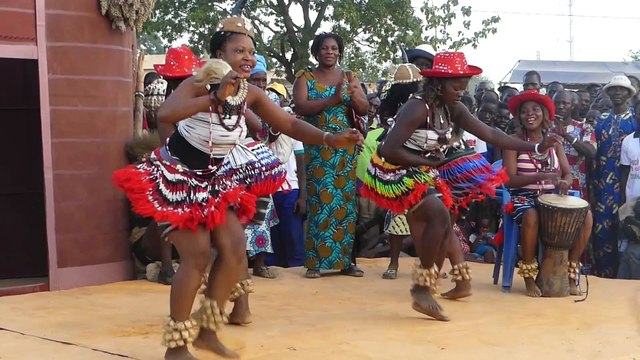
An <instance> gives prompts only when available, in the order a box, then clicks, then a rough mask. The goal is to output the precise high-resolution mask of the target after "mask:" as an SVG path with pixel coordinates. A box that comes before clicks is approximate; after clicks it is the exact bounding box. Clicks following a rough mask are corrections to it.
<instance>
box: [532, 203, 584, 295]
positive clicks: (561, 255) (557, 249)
mask: <svg viewBox="0 0 640 360" xmlns="http://www.w3.org/2000/svg"><path fill="white" fill-rule="evenodd" d="M536 204H537V206H538V214H539V219H540V220H539V231H538V236H539V238H540V241H542V243H543V244H544V246H545V248H544V255H543V260H542V264H541V265H540V272H539V273H538V277H537V278H536V284H537V285H538V287H539V288H540V291H541V292H542V296H548V297H562V296H569V275H568V265H569V249H571V247H572V246H573V244H574V243H575V241H576V239H577V237H578V235H579V234H580V229H581V228H582V224H584V220H585V217H586V215H587V212H588V211H589V203H587V202H586V201H584V200H582V199H580V198H578V197H575V196H562V195H556V194H544V195H540V196H539V197H538V199H537V200H536Z"/></svg>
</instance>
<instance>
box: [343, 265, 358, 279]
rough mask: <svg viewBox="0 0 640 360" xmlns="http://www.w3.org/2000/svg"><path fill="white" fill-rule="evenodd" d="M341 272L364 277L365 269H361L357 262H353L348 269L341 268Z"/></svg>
mask: <svg viewBox="0 0 640 360" xmlns="http://www.w3.org/2000/svg"><path fill="white" fill-rule="evenodd" d="M340 274H342V275H346V276H353V277H363V276H364V271H362V270H360V268H358V267H357V266H356V265H355V264H351V266H349V267H348V268H347V269H343V270H340Z"/></svg>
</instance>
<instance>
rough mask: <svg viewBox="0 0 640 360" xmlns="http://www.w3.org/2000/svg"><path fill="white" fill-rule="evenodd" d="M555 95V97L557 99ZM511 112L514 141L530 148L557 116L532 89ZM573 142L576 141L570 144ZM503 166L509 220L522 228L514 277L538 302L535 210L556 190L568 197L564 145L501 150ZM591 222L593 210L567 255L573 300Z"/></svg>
mask: <svg viewBox="0 0 640 360" xmlns="http://www.w3.org/2000/svg"><path fill="white" fill-rule="evenodd" d="M556 96H557V95H556ZM509 110H510V111H511V114H513V117H514V118H515V119H517V121H518V122H519V124H520V130H519V131H518V133H516V134H515V135H512V136H513V137H514V138H518V139H523V140H524V141H527V142H530V143H532V144H535V143H538V142H539V141H541V140H542V139H543V137H544V135H545V134H546V132H547V130H548V129H549V127H550V125H551V119H553V118H554V116H555V106H554V104H553V101H552V100H551V98H549V97H548V96H545V95H541V94H539V93H538V92H536V91H535V90H527V91H525V92H524V93H522V94H520V95H516V96H514V97H512V98H511V99H510V100H509ZM574 142H575V141H574ZM503 161H504V167H505V169H506V170H507V173H508V175H509V181H508V182H507V186H509V187H510V188H513V189H511V190H510V192H511V199H512V200H511V201H512V203H513V219H514V220H515V221H516V222H517V223H519V224H521V226H520V244H521V246H522V260H521V261H520V262H519V263H518V269H519V270H518V274H519V275H520V276H522V277H523V278H524V282H525V284H526V286H527V294H528V295H529V296H531V297H539V296H541V295H542V292H541V291H540V289H539V288H538V286H537V285H536V282H535V277H536V275H537V274H538V261H537V260H536V258H535V256H536V248H537V244H538V226H539V218H538V210H537V209H536V206H535V200H536V198H537V197H538V196H539V195H541V194H545V193H550V192H553V191H554V190H558V191H559V192H560V193H561V194H566V193H567V190H568V189H570V188H571V185H570V184H571V183H572V178H573V177H572V176H571V167H570V166H569V161H568V160H567V156H566V155H565V153H564V148H563V145H562V144H557V145H556V146H554V147H552V148H550V149H549V151H546V152H543V154H534V153H532V152H531V151H528V152H527V151H514V150H505V151H504V159H503ZM592 225H593V218H592V215H591V211H589V212H588V213H587V215H586V217H585V221H584V224H583V225H582V228H581V230H580V235H579V236H578V239H577V240H576V243H575V244H574V245H573V247H572V248H571V250H570V251H569V273H568V274H567V276H568V277H569V292H570V294H571V295H582V294H581V292H580V290H579V289H578V284H577V281H578V276H579V274H580V256H581V255H582V252H583V251H584V249H585V248H586V246H587V242H588V241H589V237H590V236H591V226H592Z"/></svg>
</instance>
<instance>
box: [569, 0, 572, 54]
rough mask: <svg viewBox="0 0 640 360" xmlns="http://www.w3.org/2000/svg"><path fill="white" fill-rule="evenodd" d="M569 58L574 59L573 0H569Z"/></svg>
mask: <svg viewBox="0 0 640 360" xmlns="http://www.w3.org/2000/svg"><path fill="white" fill-rule="evenodd" d="M569 60H571V61H573V0H569Z"/></svg>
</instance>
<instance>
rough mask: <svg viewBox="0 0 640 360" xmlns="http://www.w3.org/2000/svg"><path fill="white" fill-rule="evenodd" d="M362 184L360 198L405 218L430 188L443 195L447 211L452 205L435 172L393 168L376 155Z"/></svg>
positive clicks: (373, 156)
mask: <svg viewBox="0 0 640 360" xmlns="http://www.w3.org/2000/svg"><path fill="white" fill-rule="evenodd" d="M363 183H364V186H363V187H362V193H361V195H362V196H364V197H366V198H369V199H371V200H373V201H374V202H375V203H376V205H378V206H380V207H381V208H384V209H387V210H390V211H392V212H393V213H396V214H404V213H405V212H406V211H407V210H409V209H411V208H413V207H414V206H416V205H417V204H418V203H419V202H420V201H422V199H423V197H424V196H426V195H427V193H428V191H429V189H430V188H431V189H435V190H436V191H437V192H439V193H441V194H442V200H443V202H444V203H445V205H447V207H451V205H452V200H451V194H450V191H449V189H448V188H447V186H446V184H445V183H444V182H443V181H442V180H441V179H440V176H439V174H438V170H436V169H434V168H431V167H428V166H418V167H410V166H397V165H393V164H390V163H388V162H386V161H384V160H383V159H382V158H381V157H380V156H379V155H378V153H377V151H376V152H374V153H373V155H372V156H371V162H370V163H369V168H368V169H367V174H366V175H365V177H364V179H363Z"/></svg>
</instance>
